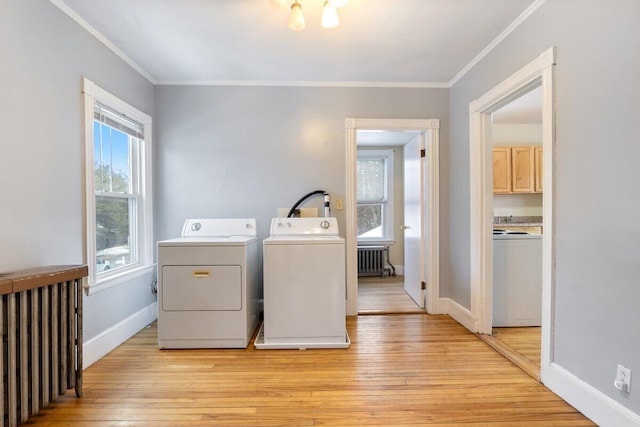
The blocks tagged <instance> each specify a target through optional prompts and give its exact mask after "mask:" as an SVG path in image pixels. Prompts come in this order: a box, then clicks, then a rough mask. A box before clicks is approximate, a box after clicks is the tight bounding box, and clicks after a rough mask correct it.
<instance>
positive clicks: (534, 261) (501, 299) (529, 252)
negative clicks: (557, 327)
mask: <svg viewBox="0 0 640 427" xmlns="http://www.w3.org/2000/svg"><path fill="white" fill-rule="evenodd" d="M492 311H493V322H492V324H493V326H494V327H513V326H540V325H541V324H542V235H540V234H528V233H522V232H505V233H495V234H494V236H493V309H492Z"/></svg>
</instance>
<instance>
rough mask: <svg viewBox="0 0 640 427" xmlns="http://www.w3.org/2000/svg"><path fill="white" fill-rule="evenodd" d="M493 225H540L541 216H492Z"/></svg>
mask: <svg viewBox="0 0 640 427" xmlns="http://www.w3.org/2000/svg"><path fill="white" fill-rule="evenodd" d="M493 226H494V227H496V226H498V227H500V226H501V227H542V217H541V216H494V217H493Z"/></svg>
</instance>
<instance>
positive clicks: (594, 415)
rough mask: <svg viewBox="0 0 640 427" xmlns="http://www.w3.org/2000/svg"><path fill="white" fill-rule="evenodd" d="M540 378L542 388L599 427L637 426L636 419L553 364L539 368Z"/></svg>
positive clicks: (617, 403) (637, 421)
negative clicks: (548, 390)
mask: <svg viewBox="0 0 640 427" xmlns="http://www.w3.org/2000/svg"><path fill="white" fill-rule="evenodd" d="M541 377H542V383H543V384H544V385H545V386H546V387H548V388H549V389H550V390H551V391H553V392H554V393H555V394H557V395H558V396H560V397H561V398H563V399H564V400H565V401H567V403H569V404H570V405H571V406H573V407H574V408H576V409H577V410H578V411H580V412H582V413H583V414H584V415H585V416H586V417H588V418H589V419H591V420H592V421H593V422H595V423H596V424H598V425H599V426H602V427H638V426H640V415H638V414H636V413H635V412H633V411H631V410H630V409H628V408H626V407H625V406H623V405H622V404H620V403H619V402H617V401H615V400H613V399H612V398H611V397H609V396H607V395H606V394H604V393H602V392H601V391H600V390H598V389H596V388H595V387H593V386H591V385H589V384H587V383H586V382H584V381H583V380H581V379H580V378H578V377H576V376H575V375H573V374H572V373H571V372H569V371H567V370H566V369H564V368H562V367H561V366H559V365H557V364H555V363H552V364H551V365H548V366H544V365H543V366H542V369H541ZM611 387H612V388H613V380H611Z"/></svg>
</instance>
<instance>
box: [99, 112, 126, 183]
mask: <svg viewBox="0 0 640 427" xmlns="http://www.w3.org/2000/svg"><path fill="white" fill-rule="evenodd" d="M131 140H132V138H130V137H129V135H127V134H125V133H124V132H120V131H119V130H117V129H114V128H112V127H110V126H107V125H105V124H104V123H100V122H98V121H94V126H93V144H94V145H93V153H94V158H93V163H94V167H95V188H96V191H97V192H108V193H130V192H131V190H130V182H131V177H130V175H131V172H130V171H131V167H130V161H131V158H130V155H129V153H130V149H129V144H130V143H131Z"/></svg>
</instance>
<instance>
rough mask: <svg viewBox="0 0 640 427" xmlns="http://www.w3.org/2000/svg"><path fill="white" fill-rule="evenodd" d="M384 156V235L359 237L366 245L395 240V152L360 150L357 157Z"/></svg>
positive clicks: (388, 242)
mask: <svg viewBox="0 0 640 427" xmlns="http://www.w3.org/2000/svg"><path fill="white" fill-rule="evenodd" d="M381 158H384V159H386V161H387V177H386V179H387V182H386V184H387V202H386V203H384V204H383V209H384V212H383V218H384V236H383V237H382V238H380V237H364V238H363V237H358V238H357V239H358V243H362V244H364V245H375V244H379V243H380V244H382V243H384V244H392V243H395V240H394V234H393V231H394V224H395V223H394V216H393V212H394V210H395V205H394V198H393V189H394V185H395V175H394V170H393V164H394V162H395V153H394V151H393V150H360V149H359V150H358V153H357V159H358V160H366V159H381Z"/></svg>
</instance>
